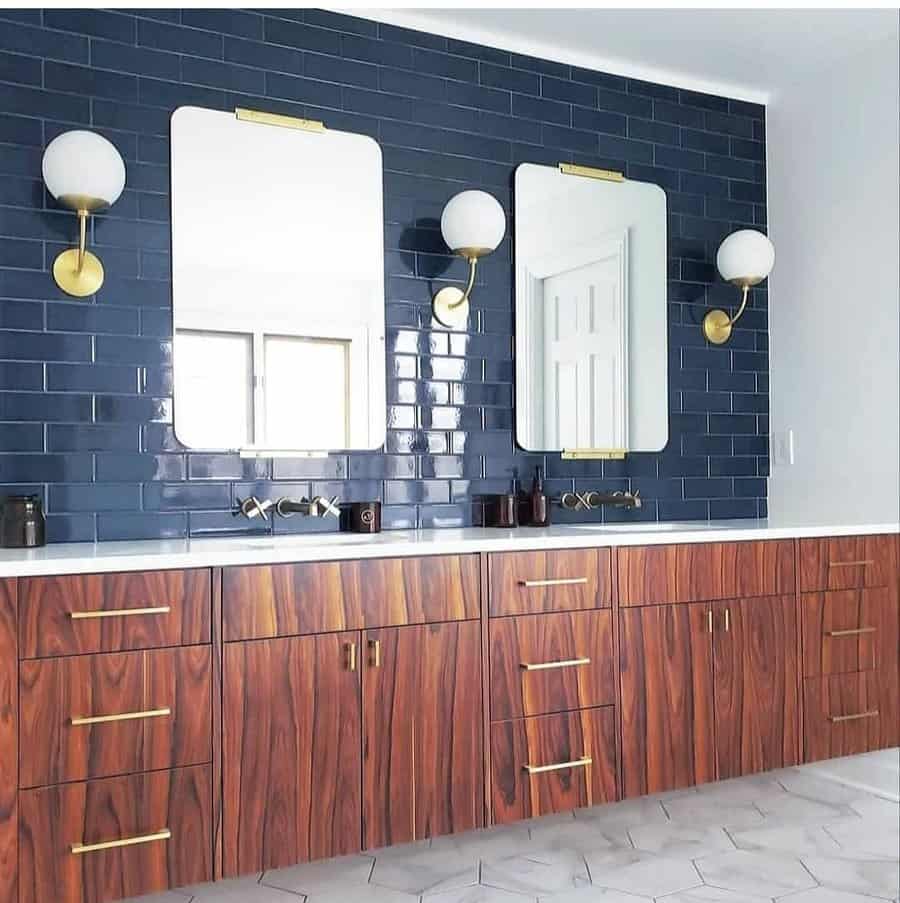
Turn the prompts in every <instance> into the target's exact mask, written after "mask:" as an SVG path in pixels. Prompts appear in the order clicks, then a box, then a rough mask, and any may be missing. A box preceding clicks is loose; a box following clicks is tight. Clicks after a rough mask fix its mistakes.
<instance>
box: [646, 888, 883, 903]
mask: <svg viewBox="0 0 900 903" xmlns="http://www.w3.org/2000/svg"><path fill="white" fill-rule="evenodd" d="M787 899H788V900H793V897H789V898H787ZM656 900H657V903H772V898H771V897H755V896H753V895H751V894H742V893H739V892H738V891H735V890H725V889H724V888H721V887H707V886H706V885H703V886H701V887H694V888H691V890H683V891H680V892H679V893H677V894H668V895H667V896H664V897H657V898H656ZM870 903H871V901H870Z"/></svg>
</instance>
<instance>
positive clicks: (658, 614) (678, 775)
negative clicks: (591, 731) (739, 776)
mask: <svg viewBox="0 0 900 903" xmlns="http://www.w3.org/2000/svg"><path fill="white" fill-rule="evenodd" d="M709 612H710V606H708V605H705V604H693V605H661V606H651V607H646V608H632V609H626V610H624V611H622V612H620V614H619V625H620V626H619V630H620V633H619V670H620V678H621V685H622V690H621V693H622V697H621V719H622V772H623V787H624V795H625V796H626V797H630V796H643V795H645V794H648V793H656V792H659V791H662V790H673V789H676V788H679V787H691V786H694V785H696V784H704V783H707V782H708V781H712V780H714V778H715V742H714V733H713V730H714V727H713V683H712V637H711V635H710V633H709V619H708V615H709Z"/></svg>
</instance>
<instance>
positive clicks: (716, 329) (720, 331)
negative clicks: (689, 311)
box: [703, 279, 761, 345]
mask: <svg viewBox="0 0 900 903" xmlns="http://www.w3.org/2000/svg"><path fill="white" fill-rule="evenodd" d="M760 281H761V280H760V279H756V280H746V281H742V282H740V283H739V285H740V287H741V305H740V307H738V309H737V313H736V314H735V315H734V316H733V317H731V316H729V315H728V313H727V312H726V311H724V310H718V309H717V310H711V311H710V312H709V313H708V314H707V315H706V316H705V317H704V318H703V334H704V335H705V336H706V339H707V341H708V342H712V344H713V345H723V344H724V343H725V342H727V341H728V339H729V338H730V337H731V327H732V326H734V324H735V323H737V321H738V320H740V318H741V317H742V316H743V315H744V311H745V310H746V309H747V301H748V300H749V298H750V288H751V287H752V286H754V285H756V283H757V282H760Z"/></svg>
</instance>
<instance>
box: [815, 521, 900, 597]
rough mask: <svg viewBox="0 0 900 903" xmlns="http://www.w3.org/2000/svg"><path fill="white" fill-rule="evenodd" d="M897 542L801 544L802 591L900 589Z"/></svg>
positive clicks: (861, 539) (866, 539) (851, 539)
mask: <svg viewBox="0 0 900 903" xmlns="http://www.w3.org/2000/svg"><path fill="white" fill-rule="evenodd" d="M897 580H898V572H897V538H896V537H895V536H893V535H887V534H885V535H880V536H840V537H833V538H826V539H801V540H800V589H801V591H803V592H807V591H811V590H829V589H854V588H857V587H868V586H896V585H897Z"/></svg>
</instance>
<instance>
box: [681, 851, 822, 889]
mask: <svg viewBox="0 0 900 903" xmlns="http://www.w3.org/2000/svg"><path fill="white" fill-rule="evenodd" d="M696 865H697V869H698V870H699V872H700V874H701V875H702V876H703V881H704V883H706V884H711V885H713V886H714V887H721V888H724V889H725V890H735V891H739V892H741V893H745V894H757V895H760V896H763V897H784V896H786V895H787V894H790V893H792V892H794V891H798V890H806V889H807V888H810V887H815V886H816V882H815V881H814V880H813V879H812V877H811V876H810V874H809V872H808V871H807V870H806V869H805V868H804V867H803V866H802V865H801V864H800V862H799V860H797V859H789V858H787V857H783V856H773V855H771V854H770V853H751V852H749V851H747V850H735V851H734V852H732V853H718V854H716V855H715V856H707V857H706V858H704V859H698V860H697V863H696Z"/></svg>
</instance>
